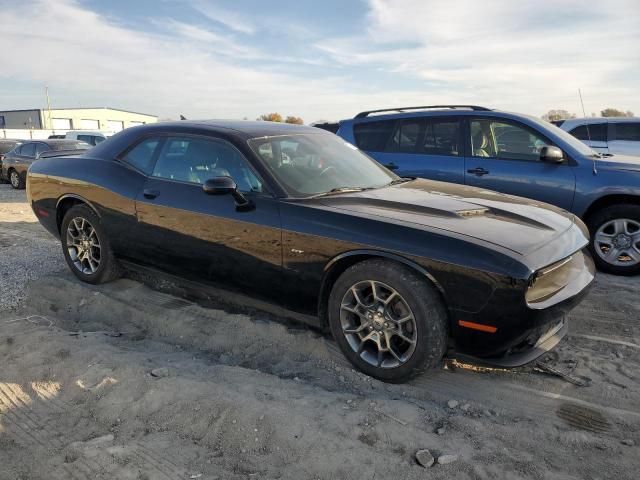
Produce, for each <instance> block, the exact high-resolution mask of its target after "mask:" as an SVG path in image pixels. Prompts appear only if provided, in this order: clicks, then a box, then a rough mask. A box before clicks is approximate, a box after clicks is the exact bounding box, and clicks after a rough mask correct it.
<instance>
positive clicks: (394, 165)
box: [383, 162, 400, 170]
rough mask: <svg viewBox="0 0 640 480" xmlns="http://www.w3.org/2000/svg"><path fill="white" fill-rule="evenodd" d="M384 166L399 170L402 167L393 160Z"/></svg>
mask: <svg viewBox="0 0 640 480" xmlns="http://www.w3.org/2000/svg"><path fill="white" fill-rule="evenodd" d="M383 167H385V168H388V169H389V170H397V169H398V168H400V167H399V166H398V165H396V164H395V163H393V162H391V163H387V164H386V165H383Z"/></svg>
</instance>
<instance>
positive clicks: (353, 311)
mask: <svg viewBox="0 0 640 480" xmlns="http://www.w3.org/2000/svg"><path fill="white" fill-rule="evenodd" d="M328 317H329V325H330V327H331V331H332V333H333V336H334V338H335V339H336V342H337V343H338V345H339V347H340V349H341V350H342V352H343V353H344V355H345V356H346V357H347V358H348V359H349V360H350V361H351V363H353V364H354V365H355V366H356V367H357V368H358V369H360V370H361V371H363V372H364V373H366V374H368V375H370V376H372V377H375V378H377V379H379V380H383V381H386V382H394V383H396V382H402V381H404V380H406V379H408V378H409V377H411V376H413V375H415V374H417V373H420V372H422V371H423V370H425V369H428V368H432V367H435V366H437V365H438V364H439V363H440V361H441V360H442V357H443V355H444V353H445V350H446V345H447V335H448V334H447V313H446V309H445V307H444V305H443V302H442V300H441V299H440V296H439V294H438V292H437V291H436V290H435V288H434V287H433V286H432V285H431V284H430V283H429V282H428V280H427V279H425V278H424V277H421V276H419V275H418V274H417V273H415V272H413V271H412V270H411V269H409V268H408V267H405V266H404V265H400V264H397V263H395V262H390V261H387V260H366V261H363V262H360V263H357V264H355V265H353V266H352V267H350V268H348V269H347V270H346V271H345V272H344V273H343V274H342V275H341V276H340V277H339V278H338V280H337V281H336V283H335V285H334V286H333V288H332V290H331V294H330V296H329V305H328Z"/></svg>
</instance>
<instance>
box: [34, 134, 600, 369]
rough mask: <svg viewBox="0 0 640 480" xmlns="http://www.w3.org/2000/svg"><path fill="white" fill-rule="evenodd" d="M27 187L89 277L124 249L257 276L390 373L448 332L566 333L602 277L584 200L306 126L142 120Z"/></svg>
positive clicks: (505, 355) (358, 357) (429, 359)
mask: <svg viewBox="0 0 640 480" xmlns="http://www.w3.org/2000/svg"><path fill="white" fill-rule="evenodd" d="M27 194H28V197H29V201H30V203H31V205H32V207H33V210H34V212H35V214H36V215H37V217H38V219H39V220H40V222H41V223H42V225H44V227H45V228H46V229H47V230H49V231H50V232H51V233H52V234H54V235H56V236H57V237H59V238H60V239H61V242H62V246H63V252H64V256H65V259H66V261H67V263H68V265H69V268H70V269H71V271H72V272H73V273H74V274H75V275H76V276H77V277H78V278H80V279H81V280H83V281H86V282H90V283H100V282H105V281H108V280H111V279H113V278H116V277H117V276H118V273H119V267H118V260H119V259H121V260H126V261H128V262H134V263H138V264H143V265H146V266H148V267H156V268H159V269H162V270H165V271H169V272H172V273H174V274H178V275H182V276H185V277H190V278H194V279H198V280H200V281H202V282H211V283H214V284H223V285H224V287H225V288H227V289H233V288H235V289H238V290H241V291H244V292H251V294H252V295H254V296H256V297H260V298H263V299H266V300H269V301H272V302H277V303H279V304H280V305H282V306H284V307H286V308H288V309H289V310H292V311H294V312H298V313H302V314H311V315H314V316H316V318H318V321H319V322H320V324H321V325H323V326H328V327H330V329H331V332H332V333H333V335H334V337H335V339H336V341H337V342H338V344H339V346H340V348H341V349H342V351H343V352H344V354H345V355H346V356H347V357H348V358H349V360H351V362H353V363H354V364H355V365H356V366H357V367H358V368H360V369H361V370H363V371H364V372H366V373H368V374H370V375H372V376H375V377H377V378H380V379H383V380H388V381H399V380H402V379H405V378H407V377H408V376H409V375H410V374H412V373H414V372H417V371H421V370H422V369H424V368H428V367H432V366H434V365H436V364H438V363H439V362H440V360H441V358H442V356H443V355H444V354H445V351H446V350H447V348H448V347H452V348H453V349H455V351H456V352H457V354H458V355H462V354H467V355H470V356H473V357H482V358H483V361H485V362H489V363H494V364H500V365H505V366H515V365H520V364H523V363H526V362H528V361H530V360H532V359H534V358H536V357H537V356H539V355H541V354H542V353H543V352H545V351H547V350H549V349H550V348H552V347H553V346H554V345H556V344H557V342H558V341H559V340H560V338H561V337H562V336H563V334H564V333H565V332H566V329H567V324H566V323H565V322H566V320H565V314H566V312H567V311H568V310H570V309H571V308H572V307H573V306H574V305H575V304H576V303H577V302H578V301H579V300H580V299H581V298H582V296H583V295H584V292H585V290H586V287H587V286H588V285H590V283H591V282H592V280H593V278H594V265H593V262H592V260H591V258H590V256H589V254H588V253H587V251H586V250H585V247H586V245H587V243H588V233H587V229H586V227H585V226H584V225H583V224H582V222H581V221H580V220H579V219H577V218H576V217H575V216H574V215H572V214H570V213H567V212H565V211H563V210H561V209H558V208H556V207H552V206H549V205H544V204H540V203H538V202H532V201H530V200H526V199H522V198H517V197H512V196H507V195H502V194H499V193H495V192H491V191H488V190H482V189H477V188H472V187H465V186H458V185H452V184H447V183H441V182H434V181H428V180H410V179H402V178H400V177H398V176H396V175H395V174H393V173H391V172H389V171H388V170H387V169H385V168H383V167H381V166H380V165H378V164H377V163H376V162H374V161H372V160H371V159H370V158H369V157H367V156H366V155H364V154H362V153H361V152H360V151H359V150H358V149H356V148H355V147H353V146H351V145H349V144H348V143H346V142H345V141H343V140H342V139H340V138H339V137H337V136H336V135H333V134H331V133H328V132H325V131H323V130H321V129H317V128H312V127H303V126H293V125H286V124H284V125H283V124H276V123H270V122H194V121H183V122H176V123H159V124H154V125H146V126H140V127H133V128H129V129H127V130H125V131H123V132H121V133H118V134H116V135H115V136H113V137H112V138H110V139H108V140H106V141H104V142H103V143H101V144H100V145H97V146H96V147H94V148H93V149H92V150H89V151H87V152H86V153H85V154H83V155H79V156H73V157H57V158H45V159H41V160H39V161H37V162H35V163H34V164H33V165H32V166H31V168H30V169H29V173H28V176H27ZM229 328H233V326H232V325H230V326H229Z"/></svg>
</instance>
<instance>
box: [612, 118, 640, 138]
mask: <svg viewBox="0 0 640 480" xmlns="http://www.w3.org/2000/svg"><path fill="white" fill-rule="evenodd" d="M615 129H616V140H631V141H632V142H640V122H635V123H634V122H629V123H616V124H615Z"/></svg>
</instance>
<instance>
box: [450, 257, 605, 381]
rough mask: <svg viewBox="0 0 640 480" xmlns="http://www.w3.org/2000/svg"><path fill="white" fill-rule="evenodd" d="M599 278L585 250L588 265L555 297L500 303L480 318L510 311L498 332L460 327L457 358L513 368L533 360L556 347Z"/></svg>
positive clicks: (585, 263)
mask: <svg viewBox="0 0 640 480" xmlns="http://www.w3.org/2000/svg"><path fill="white" fill-rule="evenodd" d="M594 278H595V266H594V264H593V260H592V259H591V257H590V256H589V255H588V253H586V252H585V258H584V268H583V269H582V271H581V272H580V274H579V275H577V276H576V277H575V278H574V279H573V281H572V282H571V283H570V284H568V285H567V286H566V287H565V288H563V289H562V290H561V291H560V292H558V294H557V295H554V297H552V298H549V299H548V300H545V301H544V302H540V303H538V304H536V306H535V308H534V307H532V306H530V305H526V306H522V305H520V307H515V306H513V307H512V308H509V307H508V306H507V305H506V304H500V303H499V302H498V303H497V306H496V305H495V304H494V306H493V308H491V311H490V315H487V311H484V312H483V314H484V315H486V316H485V317H483V318H482V319H480V320H478V322H479V323H487V324H491V322H490V321H487V320H486V319H487V318H494V319H495V318H498V316H499V315H500V313H503V312H504V311H507V310H508V311H509V314H508V315H504V316H503V317H502V319H501V321H500V322H496V323H497V324H498V327H497V330H496V332H495V333H494V334H491V333H483V332H469V331H466V332H464V334H463V333H462V332H461V331H460V330H458V332H459V335H460V336H459V337H458V340H459V341H458V342H457V343H458V344H457V345H456V353H455V354H454V358H458V359H460V360H464V361H470V362H472V363H480V364H485V365H491V366H498V367H505V368H512V367H519V366H522V365H525V364H527V363H530V362H532V361H534V360H535V359H537V358H538V357H539V356H541V355H543V354H544V353H546V352H548V351H549V350H551V349H553V348H554V347H555V346H556V345H557V344H558V343H559V342H560V340H562V338H563V337H564V336H565V335H566V334H567V331H568V320H567V319H568V314H569V312H571V310H573V309H574V308H575V307H576V306H577V305H578V304H579V303H580V302H582V300H583V299H584V297H585V296H586V295H587V294H588V293H589V291H590V290H591V288H592V286H593V280H594Z"/></svg>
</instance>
